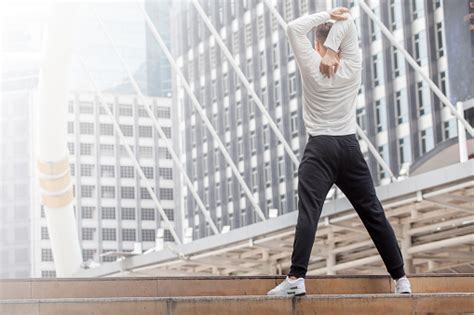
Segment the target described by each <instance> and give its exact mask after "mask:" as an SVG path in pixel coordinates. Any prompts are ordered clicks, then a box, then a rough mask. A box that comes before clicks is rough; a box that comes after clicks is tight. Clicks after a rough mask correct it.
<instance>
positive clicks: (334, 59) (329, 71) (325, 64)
mask: <svg viewBox="0 0 474 315" xmlns="http://www.w3.org/2000/svg"><path fill="white" fill-rule="evenodd" d="M338 67H339V56H338V54H337V53H336V52H335V51H333V50H332V49H329V48H328V49H327V51H326V54H325V55H324V56H323V58H322V59H321V63H320V64H319V71H321V73H322V74H323V75H324V76H325V77H328V78H330V77H332V76H333V75H334V74H335V73H336V72H337V68H338Z"/></svg>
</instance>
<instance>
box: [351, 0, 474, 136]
mask: <svg viewBox="0 0 474 315" xmlns="http://www.w3.org/2000/svg"><path fill="white" fill-rule="evenodd" d="M359 6H360V8H361V9H362V10H364V12H365V13H366V14H367V16H368V17H369V19H371V20H372V21H373V22H374V23H375V24H377V26H378V27H380V30H381V31H382V33H383V34H384V35H385V36H386V37H387V39H388V40H389V42H390V43H391V44H392V45H393V46H395V47H396V48H397V49H398V50H399V51H400V52H401V53H402V55H403V56H404V57H405V60H406V61H407V62H408V63H409V64H410V65H411V66H412V67H413V69H414V70H415V71H416V72H417V73H418V74H419V75H420V76H421V77H422V78H423V79H424V80H425V81H426V82H428V84H429V86H430V88H431V90H432V91H433V93H434V94H435V95H436V96H438V97H439V99H440V100H441V102H443V103H444V104H445V105H446V106H448V108H449V109H450V110H451V113H452V114H453V115H454V116H456V118H457V119H458V121H459V122H460V123H461V124H462V125H463V126H464V128H466V130H467V132H469V134H470V135H471V136H474V129H473V128H472V126H471V125H470V124H469V123H468V122H467V121H466V119H464V117H463V116H461V115H460V114H459V113H458V111H457V110H456V107H455V106H454V105H453V104H452V103H451V101H450V100H449V99H448V98H447V97H446V96H445V95H444V94H443V92H442V91H441V90H440V89H439V88H438V87H437V86H436V84H435V83H434V82H433V81H432V80H431V78H430V76H429V75H428V74H426V73H425V72H424V71H423V69H422V68H421V67H420V66H419V65H418V64H417V63H416V61H415V59H413V57H412V56H411V55H410V54H409V53H408V52H407V51H406V49H405V48H404V47H403V46H402V45H400V43H398V41H397V40H396V39H395V37H394V36H393V35H392V33H391V32H390V31H389V30H388V29H387V27H385V25H384V24H383V23H382V21H380V19H379V18H378V17H377V16H376V15H375V13H374V12H372V10H371V9H370V8H369V7H368V6H367V4H366V3H365V1H364V0H360V1H359Z"/></svg>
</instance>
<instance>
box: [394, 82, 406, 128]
mask: <svg viewBox="0 0 474 315" xmlns="http://www.w3.org/2000/svg"><path fill="white" fill-rule="evenodd" d="M395 110H396V115H397V124H398V125H400V124H403V123H406V122H407V121H408V103H407V99H406V90H405V89H403V90H401V91H396V92H395Z"/></svg>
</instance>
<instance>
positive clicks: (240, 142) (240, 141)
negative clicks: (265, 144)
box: [237, 137, 244, 161]
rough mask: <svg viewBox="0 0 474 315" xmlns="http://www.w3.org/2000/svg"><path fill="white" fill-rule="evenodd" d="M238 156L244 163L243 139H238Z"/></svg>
mask: <svg viewBox="0 0 474 315" xmlns="http://www.w3.org/2000/svg"><path fill="white" fill-rule="evenodd" d="M237 156H238V158H239V161H242V160H243V158H244V140H243V139H242V138H241V137H239V138H238V139H237Z"/></svg>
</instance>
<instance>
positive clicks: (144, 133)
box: [138, 126, 153, 138]
mask: <svg viewBox="0 0 474 315" xmlns="http://www.w3.org/2000/svg"><path fill="white" fill-rule="evenodd" d="M138 136H139V137H142V138H152V137H153V129H152V128H151V126H139V127H138Z"/></svg>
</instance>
